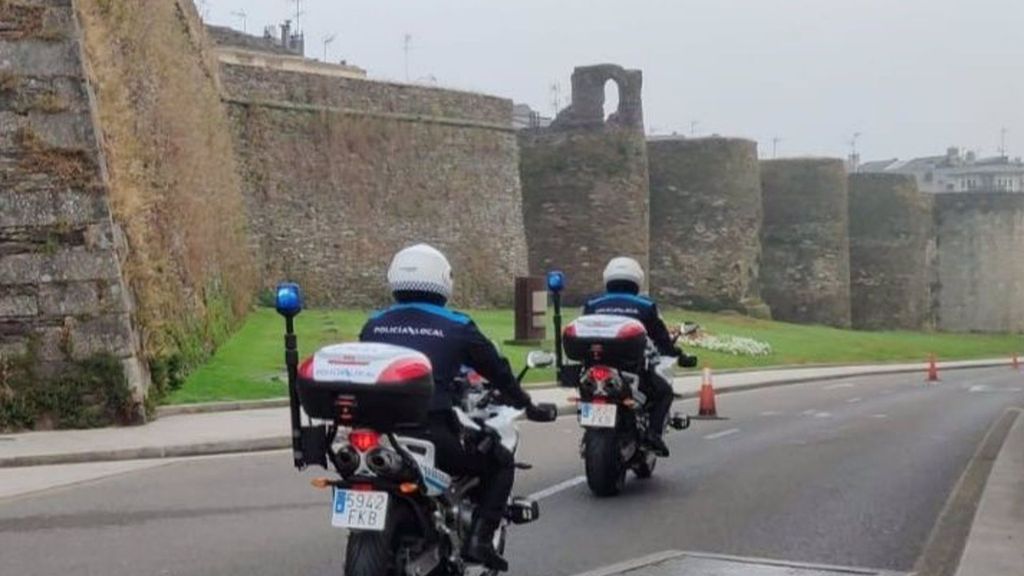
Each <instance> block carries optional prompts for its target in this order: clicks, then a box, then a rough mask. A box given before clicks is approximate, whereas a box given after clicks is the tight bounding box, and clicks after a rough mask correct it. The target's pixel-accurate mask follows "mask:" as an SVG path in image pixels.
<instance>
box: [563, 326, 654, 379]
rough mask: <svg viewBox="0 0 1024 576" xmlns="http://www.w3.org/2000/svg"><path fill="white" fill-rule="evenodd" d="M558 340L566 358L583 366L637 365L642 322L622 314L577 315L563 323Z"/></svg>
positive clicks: (643, 347)
mask: <svg viewBox="0 0 1024 576" xmlns="http://www.w3.org/2000/svg"><path fill="white" fill-rule="evenodd" d="M562 344H563V347H564V348H565V354H566V356H568V357H569V359H570V360H574V361H576V362H582V363H583V364H584V365H586V366H592V365H594V364H608V365H611V366H616V367H620V368H627V367H630V368H631V367H635V366H639V365H641V364H642V363H643V361H644V352H645V351H646V350H647V331H646V330H645V329H644V325H643V323H641V322H640V321H638V320H634V319H633V318H628V317H626V316H609V315H602V314H594V315H590V316H581V317H580V318H577V319H576V320H575V321H573V322H571V323H570V324H569V325H568V326H566V327H565V330H564V331H563V333H562Z"/></svg>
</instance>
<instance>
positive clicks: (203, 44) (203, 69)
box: [75, 0, 256, 384]
mask: <svg viewBox="0 0 1024 576" xmlns="http://www.w3.org/2000/svg"><path fill="white" fill-rule="evenodd" d="M75 5H76V6H77V8H78V14H79V17H80V19H81V23H82V28H83V31H84V39H85V47H86V55H87V60H88V69H89V73H90V81H91V85H92V86H93V87H94V88H95V92H96V99H97V104H98V114H99V118H98V126H99V127H100V130H101V135H102V142H103V144H104V148H105V150H106V151H107V155H106V156H107V161H108V162H107V165H108V167H109V173H110V204H111V209H112V212H113V217H114V221H115V222H117V223H118V224H119V225H120V226H121V227H122V228H123V229H124V232H125V236H126V238H127V243H128V246H129V247H130V249H129V251H128V252H127V254H126V258H125V263H124V273H125V277H126V280H127V281H128V283H129V285H130V286H131V292H132V294H133V295H134V297H135V299H136V301H137V304H138V305H137V313H136V315H135V320H136V325H137V326H138V328H139V331H140V333H141V335H142V338H143V346H144V350H145V354H146V358H147V360H149V361H150V362H151V363H157V364H163V363H170V364H171V365H172V366H181V367H184V368H185V369H187V368H189V367H191V366H194V365H195V364H197V363H199V362H201V361H203V360H205V358H206V357H207V356H208V354H209V353H210V352H211V351H212V350H213V348H214V347H215V346H216V345H217V344H218V343H219V342H220V341H222V340H223V339H224V338H226V337H227V335H229V334H230V333H231V331H232V330H233V328H234V326H235V325H236V324H237V322H238V321H239V320H240V319H241V318H242V317H244V315H245V314H246V313H247V311H248V308H249V305H250V303H251V302H252V297H253V295H254V293H255V292H256V290H255V282H254V277H255V275H254V265H253V259H252V256H251V254H250V251H249V247H248V244H247V238H248V235H247V233H246V220H245V211H244V204H243V197H242V187H241V181H240V179H239V177H238V175H237V170H236V163H235V158H234V151H233V149H232V141H231V137H230V127H229V124H228V115H227V110H226V107H225V106H224V105H223V104H222V102H221V100H220V92H219V90H218V87H217V79H216V75H215V71H216V64H215V60H214V58H213V52H212V50H211V49H210V46H209V44H208V41H207V38H206V36H205V31H204V29H203V27H202V24H201V22H200V19H199V15H198V14H197V13H196V10H195V7H194V6H193V4H192V2H191V1H190V0H122V1H119V2H108V1H105V0H76V1H75ZM159 372H160V373H165V372H166V371H165V370H160V371H159ZM172 376H173V375H172ZM179 376H180V375H179ZM158 384H163V383H162V382H158Z"/></svg>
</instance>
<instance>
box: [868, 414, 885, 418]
mask: <svg viewBox="0 0 1024 576" xmlns="http://www.w3.org/2000/svg"><path fill="white" fill-rule="evenodd" d="M871 417H872V418H888V417H889V415H888V414H872V415H871Z"/></svg>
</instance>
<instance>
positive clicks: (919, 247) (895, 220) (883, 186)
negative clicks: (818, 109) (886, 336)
mask: <svg viewBox="0 0 1024 576" xmlns="http://www.w3.org/2000/svg"><path fill="white" fill-rule="evenodd" d="M849 192H850V196H849V198H850V301H851V306H850V308H851V319H852V324H853V327H854V328H857V329H860V330H884V329H889V330H891V329H903V330H920V329H922V328H925V327H927V326H929V325H930V324H931V298H930V293H929V291H930V288H931V287H930V283H931V282H930V273H931V269H930V267H929V264H930V261H929V254H930V253H931V243H932V238H933V229H932V211H931V199H930V197H926V196H923V195H922V194H921V193H920V192H919V191H918V189H917V181H916V180H915V179H914V177H913V176H904V175H898V174H851V175H850V189H849Z"/></svg>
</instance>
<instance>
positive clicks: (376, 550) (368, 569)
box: [345, 532, 396, 576]
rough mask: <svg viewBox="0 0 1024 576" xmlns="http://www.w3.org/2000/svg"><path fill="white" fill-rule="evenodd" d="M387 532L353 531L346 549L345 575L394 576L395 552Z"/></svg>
mask: <svg viewBox="0 0 1024 576" xmlns="http://www.w3.org/2000/svg"><path fill="white" fill-rule="evenodd" d="M391 544H392V542H391V538H390V537H389V536H388V534H387V533H386V532H352V533H351V534H349V536H348V547H347V548H346V549H345V576H392V575H393V574H396V572H395V571H394V570H392V568H393V560H394V553H395V551H394V550H393V546H392V545H391Z"/></svg>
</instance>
